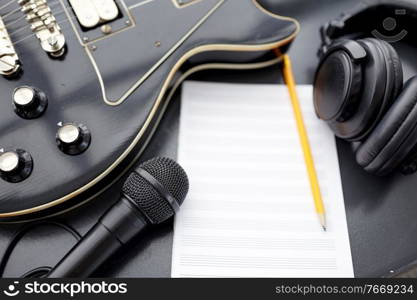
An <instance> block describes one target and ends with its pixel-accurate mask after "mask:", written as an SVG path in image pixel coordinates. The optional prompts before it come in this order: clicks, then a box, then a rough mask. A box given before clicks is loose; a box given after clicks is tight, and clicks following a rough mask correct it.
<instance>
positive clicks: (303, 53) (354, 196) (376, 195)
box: [0, 0, 417, 277]
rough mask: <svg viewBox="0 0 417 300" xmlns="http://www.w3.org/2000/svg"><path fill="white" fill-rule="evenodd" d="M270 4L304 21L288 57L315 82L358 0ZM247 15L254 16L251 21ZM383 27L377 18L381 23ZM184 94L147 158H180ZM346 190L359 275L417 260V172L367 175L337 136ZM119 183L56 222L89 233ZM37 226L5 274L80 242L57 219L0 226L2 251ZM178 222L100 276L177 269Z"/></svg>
mask: <svg viewBox="0 0 417 300" xmlns="http://www.w3.org/2000/svg"><path fill="white" fill-rule="evenodd" d="M259 2H260V3H261V4H262V5H264V6H265V7H266V8H267V9H269V10H271V11H273V12H275V13H278V14H280V15H286V16H291V17H295V18H297V19H298V20H299V21H300V23H301V26H302V30H301V32H300V35H299V37H298V38H297V40H296V41H295V43H294V44H293V46H292V48H291V50H290V55H291V57H292V60H293V65H294V69H295V74H296V77H297V82H298V83H299V84H310V83H311V82H312V79H313V76H314V72H315V68H316V65H317V62H318V59H317V57H316V51H317V49H318V47H319V43H320V40H319V33H318V29H319V27H320V25H322V24H323V23H325V22H326V21H328V20H330V19H332V18H334V17H335V16H338V15H339V14H340V13H342V12H343V11H346V10H349V9H350V8H352V7H353V6H354V5H357V4H358V2H359V1H358V0H314V1H310V0H262V1H259ZM248 21H249V20H248ZM376 26H377V24H376ZM399 50H400V54H401V56H402V59H403V63H404V64H405V73H406V77H409V76H410V75H411V74H413V73H417V69H416V67H415V65H413V64H412V62H413V55H412V54H413V51H414V50H413V49H410V47H408V46H406V45H402V46H400V47H399ZM192 79H193V80H208V81H222V82H242V83H246V82H250V83H279V82H281V74H280V70H279V69H278V67H271V68H268V69H264V70H255V71H243V72H235V71H206V72H204V73H201V74H197V75H195V76H194V77H193V78H192ZM179 107H180V93H177V95H176V96H175V98H174V99H173V101H172V102H171V104H170V106H169V109H168V111H167V113H166V116H165V118H164V119H163V121H162V123H161V125H160V127H159V129H158V130H157V132H156V134H155V136H154V138H153V139H152V142H151V144H150V145H149V147H148V148H147V150H146V151H145V153H144V155H143V156H142V158H141V160H142V161H143V160H146V159H148V158H151V157H154V156H168V157H173V158H175V157H176V152H177V138H178V123H179ZM338 151H339V159H340V167H341V173H342V181H343V191H344V197H345V204H346V214H347V222H348V227H349V237H350V244H351V249H352V257H353V264H354V270H355V276H357V277H369V276H382V275H386V274H388V273H389V271H390V270H397V269H398V268H399V267H401V266H403V265H406V264H409V263H411V262H413V261H414V260H416V259H417V234H416V232H417V199H415V194H416V193H415V191H416V188H415V186H416V182H417V175H412V176H407V177H405V176H402V175H400V174H394V175H392V176H390V177H385V178H377V177H374V176H371V175H368V174H366V173H365V172H364V171H362V170H361V169H360V168H359V167H358V166H357V165H356V163H355V161H354V155H353V152H352V150H351V148H350V146H349V144H347V143H345V142H342V141H338ZM119 191H120V183H119V184H117V185H115V186H114V187H112V188H111V189H109V190H107V191H106V192H105V193H103V194H102V195H100V196H99V197H98V198H97V199H95V200H93V201H90V202H89V203H87V204H86V205H84V206H82V207H80V208H78V209H75V210H73V211H71V212H69V213H66V214H64V215H61V216H58V217H56V218H54V219H52V220H51V222H59V223H60V224H67V225H70V226H71V227H72V228H74V229H75V230H76V231H77V232H79V234H81V235H82V234H84V233H86V232H87V231H88V229H89V228H90V227H91V226H92V225H93V224H94V223H95V221H96V220H97V219H98V217H99V216H100V215H101V214H102V213H103V211H104V210H105V209H106V208H107V207H109V206H110V205H111V204H112V203H113V202H114V201H116V200H117V199H118V195H119ZM22 226H30V228H31V230H30V231H29V232H28V234H26V235H25V237H24V238H23V239H21V240H20V242H19V243H18V244H17V245H16V246H15V249H14V251H13V252H12V254H11V256H10V258H9V261H8V263H7V265H6V268H5V272H4V276H7V277H17V276H22V275H23V274H25V273H26V272H27V271H28V270H32V269H34V268H37V267H43V266H53V265H55V264H56V263H57V262H58V261H59V259H60V258H62V256H63V255H64V254H65V253H66V252H67V251H68V250H69V249H70V248H71V246H72V245H73V244H74V243H75V242H76V238H75V237H74V236H73V235H71V234H69V233H68V232H67V231H64V230H62V229H60V228H59V227H57V226H56V225H55V224H54V223H46V224H45V223H44V224H40V225H37V226H35V225H34V224H30V225H21V224H15V225H13V224H12V225H1V226H0V255H1V254H3V253H4V251H5V249H6V247H7V244H8V241H9V240H10V239H11V237H12V236H13V234H14V233H15V232H16V231H17V230H19V229H21V228H22ZM172 232H173V231H172V222H168V223H167V224H164V225H162V226H159V227H157V228H155V230H153V231H150V232H149V234H148V235H147V236H146V237H143V238H138V239H136V240H135V241H133V242H132V243H130V244H129V245H128V246H127V247H126V248H124V249H123V250H121V251H119V252H118V253H117V254H116V255H114V257H112V258H111V259H110V260H109V261H108V262H107V263H106V264H105V265H103V266H102V268H101V269H99V270H98V271H97V272H96V274H95V276H96V277H169V276H170V273H171V252H172V238H173V234H172Z"/></svg>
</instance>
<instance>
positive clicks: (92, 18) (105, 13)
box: [69, 0, 120, 29]
mask: <svg viewBox="0 0 417 300" xmlns="http://www.w3.org/2000/svg"><path fill="white" fill-rule="evenodd" d="M69 2H70V4H71V6H72V9H73V10H74V13H75V15H76V16H77V19H78V22H79V23H80V24H81V26H82V27H83V28H84V29H91V28H94V27H96V26H98V25H101V24H103V23H107V22H110V21H113V20H115V19H117V18H118V17H119V13H120V12H119V8H118V7H117V4H116V2H115V1H114V0H69Z"/></svg>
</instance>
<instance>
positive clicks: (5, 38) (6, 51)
mask: <svg viewBox="0 0 417 300" xmlns="http://www.w3.org/2000/svg"><path fill="white" fill-rule="evenodd" d="M19 68H20V63H19V57H18V56H17V53H16V51H15V49H14V47H13V43H12V41H11V40H10V36H9V33H8V32H7V29H6V26H5V25H4V23H3V20H2V19H1V17H0V74H1V75H3V76H12V75H13V74H15V73H17V71H18V70H19Z"/></svg>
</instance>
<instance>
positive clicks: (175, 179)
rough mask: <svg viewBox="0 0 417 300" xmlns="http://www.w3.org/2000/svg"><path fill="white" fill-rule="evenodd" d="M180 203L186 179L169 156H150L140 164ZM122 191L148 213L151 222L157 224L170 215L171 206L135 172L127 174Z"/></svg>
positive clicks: (183, 195) (185, 193) (186, 186)
mask: <svg viewBox="0 0 417 300" xmlns="http://www.w3.org/2000/svg"><path fill="white" fill-rule="evenodd" d="M138 169H143V170H145V171H147V172H148V173H149V174H151V175H152V176H153V177H154V178H155V179H156V180H157V181H158V182H159V183H160V184H161V185H162V186H163V187H164V188H165V189H166V190H167V191H168V192H169V193H170V194H171V195H172V196H173V197H174V198H175V199H176V200H177V202H178V205H181V204H182V203H183V202H184V199H185V197H186V196H187V193H188V188H189V182H188V177H187V174H186V173H185V171H184V169H183V168H182V167H181V166H180V165H179V164H178V163H177V162H175V161H173V160H172V159H169V158H161V157H158V158H154V159H151V160H149V161H146V162H144V163H143V164H141V165H140V166H139V167H138ZM123 193H124V194H125V195H126V196H128V197H129V198H130V199H131V200H133V201H134V203H135V204H136V205H137V206H138V207H139V209H140V210H141V211H143V212H144V213H145V215H146V216H147V217H149V219H150V221H151V222H152V223H154V224H159V223H162V222H164V221H166V220H167V219H169V218H170V217H172V216H173V215H174V213H175V212H174V210H173V208H172V207H171V205H170V204H169V202H168V200H167V199H165V198H164V197H163V196H162V195H161V194H160V193H159V192H158V191H157V190H156V189H155V188H154V186H153V185H152V184H150V183H149V182H148V181H147V180H146V179H144V178H143V177H142V176H140V175H139V174H138V173H137V172H133V173H132V174H130V176H129V177H128V179H127V180H126V182H125V184H124V186H123Z"/></svg>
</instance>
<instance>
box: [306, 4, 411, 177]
mask: <svg viewBox="0 0 417 300" xmlns="http://www.w3.org/2000/svg"><path fill="white" fill-rule="evenodd" d="M394 2H395V4H394ZM395 15H399V16H398V18H397V19H401V21H402V24H401V26H404V27H403V28H412V29H413V28H417V26H416V25H417V3H415V1H413V0H411V1H404V0H395V1H377V3H375V1H373V4H367V3H364V4H362V6H361V7H359V8H357V9H356V10H354V11H353V12H352V13H350V14H344V15H342V16H341V17H340V18H338V19H336V20H333V21H331V22H329V23H328V24H326V25H325V26H323V27H322V29H321V35H322V40H323V45H322V48H321V49H320V51H319V55H320V57H321V61H320V65H319V67H318V69H317V72H316V76H315V81H314V105H315V109H316V113H317V115H318V117H319V118H320V119H322V120H324V121H326V122H327V124H328V125H329V126H330V128H331V129H332V130H333V132H334V133H335V135H336V136H337V137H339V138H342V139H344V140H347V141H351V142H359V143H355V145H356V146H357V147H356V160H357V162H358V164H359V165H360V166H362V167H363V168H364V169H365V170H366V171H368V172H370V173H373V174H377V175H385V174H388V173H390V172H392V171H394V170H396V169H400V170H401V171H402V172H403V173H408V174H409V173H414V172H416V171H417V76H416V77H413V78H411V79H410V80H408V81H407V82H406V83H405V84H404V86H403V69H402V65H401V60H400V58H399V56H398V54H397V52H396V50H395V49H394V48H393V47H392V46H391V44H390V43H389V42H387V40H388V41H390V42H393V41H397V40H400V39H404V40H406V39H407V38H409V37H411V33H409V34H408V36H407V32H406V31H405V30H403V31H401V32H400V33H398V34H397V35H396V36H386V35H383V34H381V33H380V32H379V31H378V30H376V29H375V27H376V26H377V25H378V24H381V23H382V24H383V25H384V28H385V29H386V30H387V31H389V30H393V29H394V28H395V27H396V25H397V24H396V22H397V20H396V19H394V18H392V17H389V16H394V17H395ZM384 16H385V17H386V18H385V20H384V19H382V20H384V22H381V17H382V18H383V17H384ZM413 34H414V33H413ZM372 35H373V36H374V37H372V38H370V36H372Z"/></svg>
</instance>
